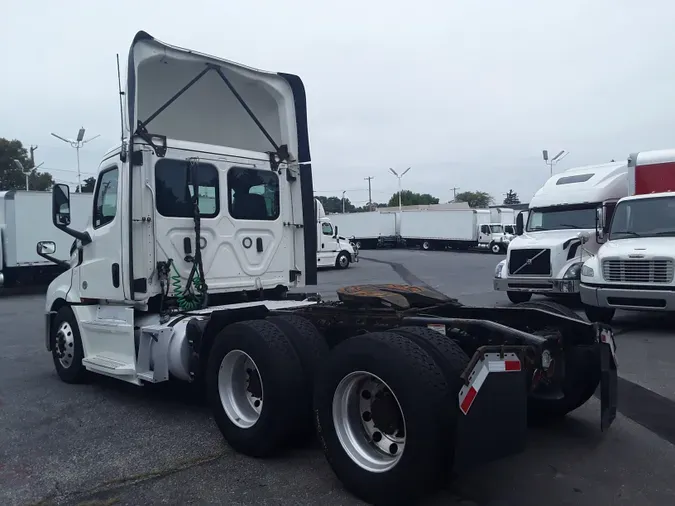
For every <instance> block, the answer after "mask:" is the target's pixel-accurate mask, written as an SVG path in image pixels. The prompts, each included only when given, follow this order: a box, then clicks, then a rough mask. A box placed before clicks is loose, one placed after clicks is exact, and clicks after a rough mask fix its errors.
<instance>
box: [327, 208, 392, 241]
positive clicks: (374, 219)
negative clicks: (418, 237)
mask: <svg viewBox="0 0 675 506" xmlns="http://www.w3.org/2000/svg"><path fill="white" fill-rule="evenodd" d="M399 214H400V213H396V212H393V211H371V212H365V213H341V214H331V215H330V219H331V221H332V222H333V223H334V224H335V225H338V226H339V227H340V230H341V231H342V233H343V234H344V235H345V236H346V237H349V238H350V240H351V241H352V242H353V243H354V244H355V245H356V247H357V248H358V249H375V248H384V247H392V246H394V247H395V246H396V245H397V244H398V243H399V237H400V236H399V231H398V220H399Z"/></svg>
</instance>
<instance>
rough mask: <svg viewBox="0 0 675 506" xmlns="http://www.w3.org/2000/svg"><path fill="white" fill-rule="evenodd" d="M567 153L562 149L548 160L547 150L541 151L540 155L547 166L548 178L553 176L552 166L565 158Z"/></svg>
mask: <svg viewBox="0 0 675 506" xmlns="http://www.w3.org/2000/svg"><path fill="white" fill-rule="evenodd" d="M569 154H570V152H569V151H565V150H564V149H563V150H561V151H560V153H558V154H557V155H555V156H554V157H553V158H551V159H550V160H549V159H548V150H547V149H544V150H543V151H542V155H543V157H544V163H545V164H546V165H548V166H549V177H552V176H553V165H555V164H556V163H558V162H559V161H560V160H562V159H563V158H565V157H566V156H567V155H569Z"/></svg>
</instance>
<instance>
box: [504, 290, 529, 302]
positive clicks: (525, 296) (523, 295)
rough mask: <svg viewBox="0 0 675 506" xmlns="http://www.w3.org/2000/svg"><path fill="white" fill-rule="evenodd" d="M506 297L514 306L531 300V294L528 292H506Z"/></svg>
mask: <svg viewBox="0 0 675 506" xmlns="http://www.w3.org/2000/svg"><path fill="white" fill-rule="evenodd" d="M506 296H507V297H508V298H509V300H510V301H511V302H513V303H514V304H520V303H522V302H527V301H529V300H530V299H531V298H532V294H531V293H530V292H506Z"/></svg>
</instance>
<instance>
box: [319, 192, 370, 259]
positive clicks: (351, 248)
mask: <svg viewBox="0 0 675 506" xmlns="http://www.w3.org/2000/svg"><path fill="white" fill-rule="evenodd" d="M314 203H315V205H316V210H315V213H316V227H317V229H316V237H317V240H316V266H317V267H337V268H338V269H346V268H347V267H349V265H350V264H352V263H354V262H358V261H359V256H358V254H359V249H358V247H357V246H356V244H354V243H353V242H352V241H350V240H348V239H347V238H345V237H342V236H340V235H339V231H340V229H339V227H338V226H337V225H333V223H332V222H331V219H330V218H329V217H328V216H326V212H325V211H324V208H323V204H322V203H321V201H319V200H318V199H315V200H314Z"/></svg>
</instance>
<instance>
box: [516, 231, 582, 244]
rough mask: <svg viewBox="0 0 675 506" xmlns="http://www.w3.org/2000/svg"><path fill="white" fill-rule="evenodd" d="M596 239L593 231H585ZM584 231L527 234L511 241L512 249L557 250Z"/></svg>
mask: <svg viewBox="0 0 675 506" xmlns="http://www.w3.org/2000/svg"><path fill="white" fill-rule="evenodd" d="M584 231H585V232H588V233H589V234H591V237H592V238H593V237H595V235H594V233H595V232H594V231H593V230H584ZM579 232H582V230H579V229H574V230H572V229H570V230H546V231H541V232H525V233H524V234H523V235H521V236H517V237H516V238H515V239H513V240H512V241H511V245H510V247H511V249H525V248H556V247H558V246H561V245H563V244H564V243H566V242H567V241H569V240H570V239H576V238H577V236H578V235H579Z"/></svg>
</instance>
